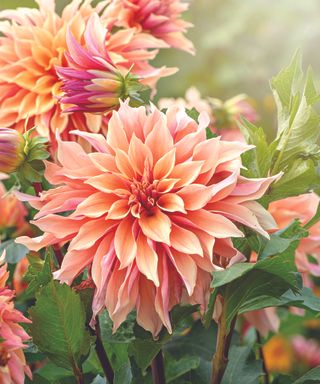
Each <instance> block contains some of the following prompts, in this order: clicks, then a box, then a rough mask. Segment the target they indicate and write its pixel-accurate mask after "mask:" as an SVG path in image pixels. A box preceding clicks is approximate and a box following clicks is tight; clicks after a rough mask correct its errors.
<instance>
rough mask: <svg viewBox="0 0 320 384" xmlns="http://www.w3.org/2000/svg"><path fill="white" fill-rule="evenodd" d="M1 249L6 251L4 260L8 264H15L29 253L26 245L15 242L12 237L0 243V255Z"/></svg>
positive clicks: (0, 253)
mask: <svg viewBox="0 0 320 384" xmlns="http://www.w3.org/2000/svg"><path fill="white" fill-rule="evenodd" d="M3 251H5V252H6V262H7V263H10V264H16V263H17V262H18V261H20V260H21V259H23V258H24V257H25V256H26V255H27V254H28V253H29V249H28V248H27V247H25V246H24V245H22V244H18V243H16V242H15V241H14V239H11V240H7V241H4V242H3V243H1V244H0V255H2V253H3Z"/></svg>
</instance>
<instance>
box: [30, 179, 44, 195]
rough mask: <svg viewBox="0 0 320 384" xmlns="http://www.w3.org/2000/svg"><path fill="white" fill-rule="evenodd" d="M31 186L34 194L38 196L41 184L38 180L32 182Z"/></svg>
mask: <svg viewBox="0 0 320 384" xmlns="http://www.w3.org/2000/svg"><path fill="white" fill-rule="evenodd" d="M32 186H33V188H34V191H35V193H36V195H37V196H39V195H40V193H41V192H42V191H43V189H42V184H41V183H39V182H34V183H32Z"/></svg>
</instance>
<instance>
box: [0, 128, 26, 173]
mask: <svg viewBox="0 0 320 384" xmlns="http://www.w3.org/2000/svg"><path fill="white" fill-rule="evenodd" d="M24 145H25V139H24V137H23V135H22V134H21V133H19V132H18V131H16V130H14V129H11V128H0V172H2V173H7V174H10V173H12V172H15V171H16V170H17V169H18V168H19V166H20V165H21V163H22V162H23V161H24V159H25V153H24Z"/></svg>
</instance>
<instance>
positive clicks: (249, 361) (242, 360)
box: [222, 345, 263, 384]
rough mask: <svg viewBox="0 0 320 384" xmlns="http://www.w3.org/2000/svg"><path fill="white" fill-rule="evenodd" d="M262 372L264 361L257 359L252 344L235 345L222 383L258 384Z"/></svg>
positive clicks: (231, 350) (230, 353)
mask: <svg viewBox="0 0 320 384" xmlns="http://www.w3.org/2000/svg"><path fill="white" fill-rule="evenodd" d="M262 373H263V372H262V363H261V361H257V360H255V357H254V354H253V352H252V349H251V347H250V346H235V345H233V346H232V347H231V348H230V352H229V362H228V365H227V369H226V371H225V374H224V375H223V379H222V384H256V383H258V382H259V377H260V376H261V375H262Z"/></svg>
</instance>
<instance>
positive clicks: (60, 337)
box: [29, 281, 90, 371]
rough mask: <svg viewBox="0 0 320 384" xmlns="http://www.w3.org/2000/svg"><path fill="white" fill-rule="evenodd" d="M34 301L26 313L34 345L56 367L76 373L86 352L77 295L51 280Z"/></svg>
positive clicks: (87, 344) (82, 314)
mask: <svg viewBox="0 0 320 384" xmlns="http://www.w3.org/2000/svg"><path fill="white" fill-rule="evenodd" d="M36 299H37V301H36V304H35V306H34V307H32V308H31V309H30V311H29V313H30V315H31V318H32V325H31V326H30V328H31V334H32V337H33V340H34V342H35V344H36V345H37V346H38V347H39V349H40V350H41V351H42V352H43V353H45V354H46V355H47V356H48V357H49V358H50V360H52V362H54V363H55V364H56V365H58V366H59V367H62V368H66V369H73V370H74V371H76V370H79V367H80V365H81V360H82V358H83V357H84V356H85V355H87V353H88V352H89V349H90V336H89V333H88V331H87V330H86V328H85V311H84V308H83V305H82V303H81V300H80V297H79V295H77V294H76V293H75V292H74V291H73V290H72V289H71V288H70V287H69V286H68V285H66V284H59V283H58V282H57V281H51V282H50V283H49V284H48V285H46V286H45V287H44V288H42V289H41V290H40V292H39V293H37V295H36Z"/></svg>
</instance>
